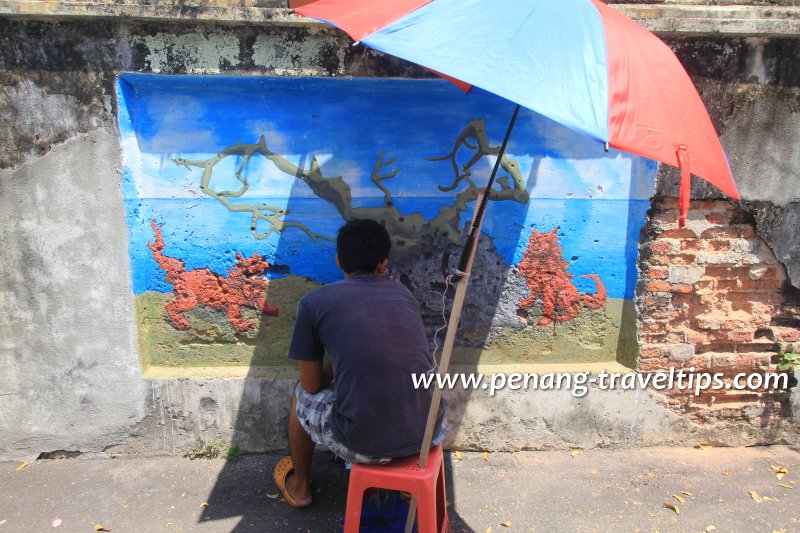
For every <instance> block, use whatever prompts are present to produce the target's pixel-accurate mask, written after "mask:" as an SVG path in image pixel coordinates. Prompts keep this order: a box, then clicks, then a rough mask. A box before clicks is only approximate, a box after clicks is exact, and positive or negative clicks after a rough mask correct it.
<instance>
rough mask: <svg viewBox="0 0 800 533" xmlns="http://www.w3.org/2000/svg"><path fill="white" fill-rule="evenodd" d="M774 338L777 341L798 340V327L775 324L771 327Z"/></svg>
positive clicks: (799, 333)
mask: <svg viewBox="0 0 800 533" xmlns="http://www.w3.org/2000/svg"><path fill="white" fill-rule="evenodd" d="M772 333H773V335H774V336H775V340H776V341H778V342H797V341H800V329H797V328H787V327H779V326H775V327H773V328H772Z"/></svg>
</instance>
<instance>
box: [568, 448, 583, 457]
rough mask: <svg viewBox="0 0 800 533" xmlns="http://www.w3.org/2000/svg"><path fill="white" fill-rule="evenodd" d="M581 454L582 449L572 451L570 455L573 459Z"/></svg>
mask: <svg viewBox="0 0 800 533" xmlns="http://www.w3.org/2000/svg"><path fill="white" fill-rule="evenodd" d="M579 453H581V449H580V448H575V449H574V450H572V451H571V452H569V454H570V455H571V456H572V457H576V456H577V455H578V454H579Z"/></svg>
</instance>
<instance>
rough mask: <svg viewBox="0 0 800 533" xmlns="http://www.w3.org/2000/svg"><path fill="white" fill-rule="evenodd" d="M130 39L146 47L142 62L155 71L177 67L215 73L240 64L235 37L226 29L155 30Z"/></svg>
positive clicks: (188, 71) (170, 70)
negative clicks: (168, 31) (160, 31)
mask: <svg viewBox="0 0 800 533" xmlns="http://www.w3.org/2000/svg"><path fill="white" fill-rule="evenodd" d="M132 42H133V45H134V46H136V45H139V44H143V45H144V46H145V47H147V49H148V50H149V54H147V56H146V59H145V64H146V66H147V67H149V70H150V71H151V72H154V73H156V74H158V73H161V72H173V71H174V70H175V68H176V67H177V66H179V68H181V70H185V71H186V73H190V74H218V73H219V72H220V71H222V70H224V69H225V67H226V66H231V65H238V64H239V63H240V58H239V53H240V50H239V38H238V37H237V36H236V35H234V34H231V33H230V32H222V31H215V32H201V31H196V32H194V33H185V34H182V35H175V34H174V33H158V34H156V35H145V36H144V37H139V36H137V37H134V39H133V40H132Z"/></svg>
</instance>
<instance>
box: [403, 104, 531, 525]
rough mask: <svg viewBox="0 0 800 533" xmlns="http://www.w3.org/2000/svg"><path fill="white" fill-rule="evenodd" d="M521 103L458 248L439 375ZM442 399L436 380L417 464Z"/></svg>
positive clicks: (424, 459) (424, 458)
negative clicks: (457, 259)
mask: <svg viewBox="0 0 800 533" xmlns="http://www.w3.org/2000/svg"><path fill="white" fill-rule="evenodd" d="M519 110H520V106H519V104H517V106H516V107H515V108H514V114H513V115H512V116H511V121H510V122H509V123H508V129H507V130H506V135H505V137H504V138H503V144H502V145H501V146H500V152H499V153H498V154H497V160H496V161H495V163H494V168H493V169H492V175H491V177H490V178H489V182H488V183H487V184H486V188H485V189H484V191H483V192H482V193H478V198H477V203H476V204H475V213H474V215H473V217H472V227H471V228H470V232H469V236H468V237H467V241H466V242H465V243H464V249H463V250H462V252H461V259H460V260H459V263H458V269H457V270H456V273H455V274H454V275H453V278H454V279H455V283H456V294H455V296H454V298H453V308H452V309H451V311H450V319H449V321H448V323H447V334H446V335H445V338H444V345H443V346H442V358H441V360H440V362H439V371H438V374H439V375H446V374H447V370H448V368H449V367H450V357H451V356H452V354H453V345H454V344H455V340H456V331H457V330H458V322H459V320H460V318H461V308H462V307H463V305H464V298H465V296H466V294H467V283H468V282H469V274H470V271H471V270H472V262H473V260H474V259H475V250H476V249H477V247H478V237H479V235H480V233H481V225H482V224H483V215H484V213H485V212H486V206H487V204H488V203H489V196H490V195H491V193H492V185H494V178H495V177H496V176H497V171H498V170H499V169H500V161H501V160H502V158H503V155H504V154H505V152H506V147H507V146H508V139H509V138H510V137H511V131H512V130H513V129H514V124H515V123H516V121H517V116H518V115H519ZM441 400H442V389H441V387H439V382H438V381H437V382H436V383H435V388H434V390H433V399H432V400H431V407H430V409H429V410H428V421H427V423H426V425H425V434H424V436H423V438H422V449H421V450H420V453H419V463H418V464H419V467H420V468H425V466H426V465H427V464H428V455H429V453H430V448H431V442H432V441H433V429H434V426H435V425H436V417H437V415H438V414H439V403H441ZM416 512H417V501H416V499H415V498H412V499H411V504H410V505H409V509H408V518H407V519H406V533H411V528H412V526H413V524H414V515H415V514H416Z"/></svg>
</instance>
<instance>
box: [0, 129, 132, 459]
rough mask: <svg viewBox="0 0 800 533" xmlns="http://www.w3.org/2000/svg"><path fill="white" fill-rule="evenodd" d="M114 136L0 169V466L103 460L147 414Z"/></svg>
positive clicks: (80, 141) (88, 139)
mask: <svg viewBox="0 0 800 533" xmlns="http://www.w3.org/2000/svg"><path fill="white" fill-rule="evenodd" d="M118 161H119V139H118V135H117V133H116V131H114V130H97V131H95V132H94V133H91V134H88V135H84V136H81V137H78V138H76V139H73V140H71V141H67V142H65V143H63V144H61V145H59V146H57V147H54V148H53V149H52V150H51V151H50V152H49V153H48V154H47V155H45V156H42V157H41V158H39V159H37V160H36V161H33V162H30V163H27V164H25V165H22V166H20V167H19V168H17V169H15V170H13V171H10V170H5V171H0V212H2V213H3V219H4V220H3V224H0V242H3V247H2V249H0V317H2V319H0V338H2V339H3V341H2V352H0V357H1V359H0V364H2V376H3V379H2V380H0V397H2V399H3V401H2V416H0V457H19V456H32V457H35V456H37V455H38V454H39V453H40V452H42V451H52V450H76V451H82V452H100V451H102V450H103V448H105V447H106V446H108V445H110V444H113V443H115V442H119V441H121V440H122V439H123V438H124V437H125V436H126V435H127V434H128V431H129V429H130V427H131V426H132V425H134V424H136V423H138V422H139V421H140V420H141V419H142V418H143V417H144V402H143V399H144V393H145V387H144V381H143V380H142V377H141V370H140V366H139V361H138V356H137V354H136V346H135V337H134V327H133V319H132V317H133V308H132V305H131V303H132V301H131V296H130V271H129V265H128V261H127V256H128V251H127V238H126V234H127V228H126V227H125V222H124V215H123V212H122V209H123V206H122V198H121V196H120V192H119V189H120V182H119V173H118V172H117V171H116V170H115V169H116V168H117V166H118Z"/></svg>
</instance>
